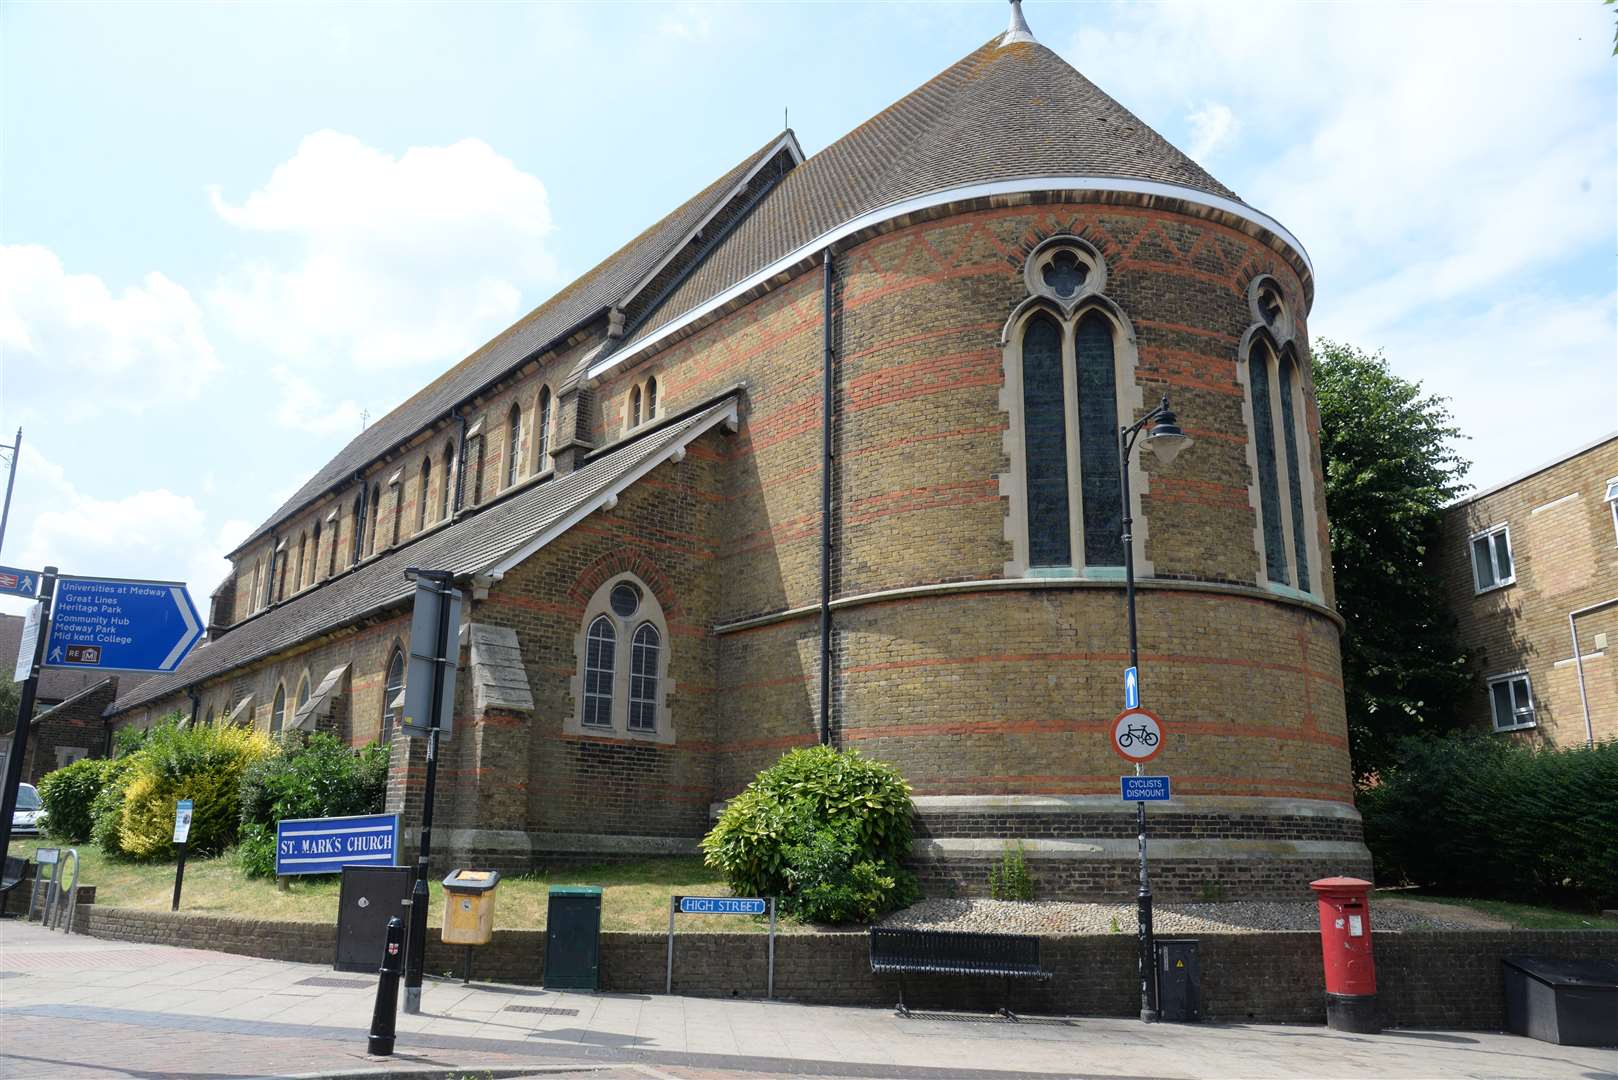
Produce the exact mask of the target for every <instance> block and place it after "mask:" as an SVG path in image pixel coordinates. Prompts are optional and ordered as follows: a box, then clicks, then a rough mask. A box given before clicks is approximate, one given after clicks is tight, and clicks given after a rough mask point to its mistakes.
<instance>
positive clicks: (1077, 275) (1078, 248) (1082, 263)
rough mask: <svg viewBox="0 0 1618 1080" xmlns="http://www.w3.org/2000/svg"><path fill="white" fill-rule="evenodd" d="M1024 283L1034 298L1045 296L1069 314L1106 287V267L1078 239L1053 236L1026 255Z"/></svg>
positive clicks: (1090, 248)
mask: <svg viewBox="0 0 1618 1080" xmlns="http://www.w3.org/2000/svg"><path fill="white" fill-rule="evenodd" d="M1023 281H1024V283H1025V284H1026V285H1027V286H1028V291H1029V292H1030V293H1031V294H1033V295H1034V296H1044V297H1047V298H1049V299H1051V300H1054V301H1056V302H1057V303H1058V304H1060V305H1061V306H1062V308H1063V309H1064V310H1069V311H1071V310H1072V309H1073V308H1074V307H1075V306H1077V305H1078V304H1079V303H1080V301H1082V300H1083V299H1084V298H1085V297H1086V296H1089V295H1091V294H1092V293H1098V292H1100V291H1101V290H1102V289H1103V288H1105V287H1106V284H1107V265H1106V263H1104V262H1102V261H1101V256H1100V254H1099V253H1098V252H1097V251H1096V250H1095V248H1093V247H1092V246H1091V245H1090V244H1089V243H1088V242H1087V241H1085V240H1083V239H1081V238H1080V237H1077V236H1053V237H1051V238H1050V239H1048V240H1046V241H1045V242H1044V243H1043V244H1041V245H1040V246H1039V247H1037V248H1035V249H1034V250H1033V252H1032V253H1031V254H1030V255H1029V256H1028V261H1027V262H1026V263H1024V264H1023Z"/></svg>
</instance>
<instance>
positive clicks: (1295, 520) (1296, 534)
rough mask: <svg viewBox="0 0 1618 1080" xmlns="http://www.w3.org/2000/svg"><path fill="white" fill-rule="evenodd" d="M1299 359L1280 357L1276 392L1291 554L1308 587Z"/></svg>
mask: <svg viewBox="0 0 1618 1080" xmlns="http://www.w3.org/2000/svg"><path fill="white" fill-rule="evenodd" d="M1296 368H1297V361H1296V359H1295V358H1294V357H1293V355H1292V353H1291V352H1290V351H1289V352H1286V353H1283V354H1282V356H1281V363H1280V366H1279V367H1278V368H1277V372H1276V374H1277V376H1278V382H1277V390H1278V391H1279V393H1278V394H1277V395H1276V396H1277V397H1279V398H1280V399H1281V437H1282V439H1283V440H1285V442H1286V448H1287V497H1288V501H1289V502H1290V504H1291V507H1292V557H1293V559H1294V565H1295V567H1296V569H1297V572H1298V578H1297V580H1298V588H1300V589H1308V587H1309V535H1308V533H1307V532H1306V529H1307V528H1308V526H1307V525H1306V524H1305V522H1306V521H1307V520H1308V519H1306V518H1305V517H1304V515H1303V471H1302V465H1301V463H1300V462H1299V460H1298V459H1299V457H1300V456H1301V455H1300V453H1299V446H1300V444H1299V442H1298V424H1297V420H1296V418H1295V417H1294V416H1293V414H1292V413H1293V405H1292V400H1293V393H1292V387H1293V384H1294V382H1296V379H1295V377H1294V374H1295V370H1296Z"/></svg>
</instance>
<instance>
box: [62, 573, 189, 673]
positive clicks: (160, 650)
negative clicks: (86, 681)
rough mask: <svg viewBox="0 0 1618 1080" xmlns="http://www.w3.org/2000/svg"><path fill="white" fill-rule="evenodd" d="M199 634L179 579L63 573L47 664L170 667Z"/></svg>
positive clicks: (127, 668) (144, 668)
mask: <svg viewBox="0 0 1618 1080" xmlns="http://www.w3.org/2000/svg"><path fill="white" fill-rule="evenodd" d="M201 637H202V619H201V618H200V617H199V616H198V615H197V609H196V607H195V606H194V605H193V604H192V603H191V597H190V595H189V594H188V593H187V592H186V591H185V584H184V583H183V582H178V581H120V580H118V579H117V578H85V577H61V578H58V579H57V581H56V605H55V607H54V608H53V609H52V611H51V636H50V640H49V641H48V642H46V644H45V666H46V667H53V668H81V669H82V668H95V669H98V670H103V671H173V670H174V669H175V668H177V667H179V666H180V661H181V660H184V659H185V656H186V654H187V653H189V652H190V651H191V648H192V646H194V645H195V644H196V643H197V641H198V640H200V639H201Z"/></svg>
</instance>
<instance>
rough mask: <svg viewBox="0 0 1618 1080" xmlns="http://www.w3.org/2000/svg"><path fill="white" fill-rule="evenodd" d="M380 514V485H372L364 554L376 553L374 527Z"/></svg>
mask: <svg viewBox="0 0 1618 1080" xmlns="http://www.w3.org/2000/svg"><path fill="white" fill-rule="evenodd" d="M381 512H382V485H381V484H372V485H371V507H370V518H371V521H370V524H369V526H367V528H366V538H365V554H367V555H374V554H375V553H376V525H377V517H378V515H379V514H380V513H381Z"/></svg>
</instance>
